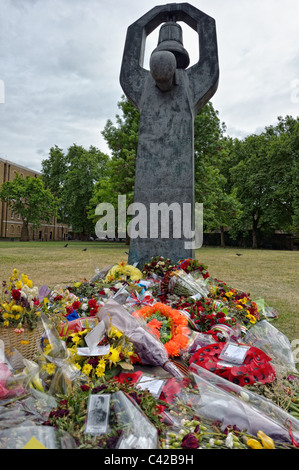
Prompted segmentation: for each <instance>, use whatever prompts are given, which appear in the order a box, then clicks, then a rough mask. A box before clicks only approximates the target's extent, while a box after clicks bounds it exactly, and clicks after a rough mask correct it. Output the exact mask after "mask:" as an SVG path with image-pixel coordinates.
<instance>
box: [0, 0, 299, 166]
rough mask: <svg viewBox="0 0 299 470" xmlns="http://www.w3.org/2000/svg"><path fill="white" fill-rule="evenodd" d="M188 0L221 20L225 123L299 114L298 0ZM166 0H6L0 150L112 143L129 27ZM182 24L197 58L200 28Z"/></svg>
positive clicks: (29, 161)
mask: <svg viewBox="0 0 299 470" xmlns="http://www.w3.org/2000/svg"><path fill="white" fill-rule="evenodd" d="M165 3H170V2H169V1H167V2H165ZM189 3H191V4H192V5H193V6H195V7H196V8H198V9H200V10H202V11H203V12H204V13H206V14H208V15H210V16H212V17H213V18H214V19H215V20H216V27H217V38H218V52H219V63H220V82H219V87H218V90H217V92H216V94H215V95H214V97H213V98H212V102H213V105H214V107H215V109H217V110H218V111H219V117H220V119H221V120H222V121H224V122H225V124H226V126H227V133H228V134H229V135H230V136H232V137H239V138H243V137H244V136H246V135H248V134H251V133H254V132H260V131H261V130H262V129H263V128H264V127H265V126H268V125H270V124H275V122H276V121H277V117H278V116H280V115H282V116H285V115H287V114H289V115H292V116H294V117H297V116H298V114H299V40H298V39H299V38H298V27H299V1H298V0H283V1H282V0H194V1H190V2H189ZM162 4H164V2H163V1H162V2H159V1H158V2H157V1H153V0H142V1H140V0H0V157H1V158H5V159H8V160H11V161H14V162H16V163H19V164H22V165H24V166H27V167H29V168H32V169H35V170H40V169H41V162H42V160H43V159H45V158H47V156H48V155H49V150H50V148H51V147H52V146H54V145H58V146H59V147H61V148H62V149H63V150H67V149H68V148H69V147H70V146H71V145H72V144H73V143H76V144H77V145H82V146H83V147H85V148H89V146H90V145H94V146H95V147H97V148H99V149H100V150H102V151H103V152H106V153H108V152H109V151H108V148H107V145H106V142H105V140H104V139H103V137H102V135H101V131H102V130H103V128H104V126H105V124H106V122H107V120H108V119H111V120H112V121H114V120H115V115H116V113H118V112H119V109H118V107H117V102H118V101H119V100H120V98H121V96H122V93H123V92H122V89H121V87H120V84H119V72H120V66H121V60H122V54H123V48H124V42H125V37H126V32H127V28H128V26H129V25H130V24H132V23H133V22H135V21H136V20H137V19H138V18H140V17H141V16H142V15H144V14H145V13H146V12H147V11H149V10H150V9H151V8H153V7H155V6H157V5H162ZM182 26H183V25H182ZM183 31H184V45H185V47H186V49H188V51H189V53H190V56H191V64H192V63H194V62H195V61H196V59H197V53H198V50H197V38H196V35H195V33H194V32H193V31H192V30H190V29H189V28H188V27H185V26H184V28H183ZM157 37H158V30H156V31H155V32H153V33H152V34H151V35H150V36H149V37H148V41H147V48H146V51H147V53H146V60H145V64H144V66H145V67H146V68H148V63H147V60H148V59H147V58H148V56H149V53H150V51H151V50H152V49H153V48H154V47H155V46H156V41H157ZM3 88H4V91H3ZM3 101H4V102H3Z"/></svg>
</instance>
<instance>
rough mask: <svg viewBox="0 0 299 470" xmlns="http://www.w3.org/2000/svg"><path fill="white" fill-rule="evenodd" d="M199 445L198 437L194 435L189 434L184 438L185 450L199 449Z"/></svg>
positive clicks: (183, 445)
mask: <svg viewBox="0 0 299 470" xmlns="http://www.w3.org/2000/svg"><path fill="white" fill-rule="evenodd" d="M198 445H199V444H198V440H197V437H196V436H194V434H192V433H189V434H186V436H184V437H183V440H182V447H184V448H185V449H197V448H198Z"/></svg>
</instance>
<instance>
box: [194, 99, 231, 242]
mask: <svg viewBox="0 0 299 470" xmlns="http://www.w3.org/2000/svg"><path fill="white" fill-rule="evenodd" d="M225 130H226V129H225V124H224V123H223V122H221V121H220V119H219V113H218V111H217V110H215V109H214V107H213V104H212V102H208V103H207V104H206V105H205V106H204V107H203V108H202V109H201V111H200V112H199V114H198V115H197V116H196V118H195V122H194V160H195V200H196V201H197V202H202V203H203V209H204V213H203V222H204V231H206V232H211V231H219V232H220V235H221V245H222V246H225V241H224V229H225V228H226V227H229V226H230V225H231V221H232V219H233V218H235V217H237V216H238V215H239V214H240V204H239V202H238V199H237V192H236V190H235V189H232V187H231V185H230V184H229V172H228V171H227V169H228V168H229V166H230V153H229V151H228V148H229V146H228V143H229V139H228V138H226V137H224V133H225Z"/></svg>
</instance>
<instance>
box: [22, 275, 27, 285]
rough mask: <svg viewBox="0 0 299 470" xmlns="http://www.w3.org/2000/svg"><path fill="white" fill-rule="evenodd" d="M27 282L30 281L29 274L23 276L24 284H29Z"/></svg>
mask: <svg viewBox="0 0 299 470" xmlns="http://www.w3.org/2000/svg"><path fill="white" fill-rule="evenodd" d="M27 281H28V276H27V274H24V273H23V274H22V282H23V284H27Z"/></svg>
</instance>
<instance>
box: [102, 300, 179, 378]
mask: <svg viewBox="0 0 299 470" xmlns="http://www.w3.org/2000/svg"><path fill="white" fill-rule="evenodd" d="M98 317H99V319H101V320H103V321H104V322H105V324H106V328H109V325H110V322H112V324H113V326H114V327H115V328H117V329H118V330H120V331H122V332H123V333H124V334H125V335H126V336H127V337H128V338H129V340H130V341H131V342H132V343H133V345H134V347H135V352H136V357H137V359H138V360H140V361H141V362H142V363H143V364H149V365H154V366H160V367H163V368H164V369H165V370H166V371H168V372H169V373H170V374H171V375H174V376H178V377H182V373H181V371H180V370H179V369H178V368H177V367H176V366H175V364H173V363H172V362H171V361H170V358H169V355H168V352H167V350H166V348H165V347H164V345H163V344H162V342H161V341H160V340H158V338H157V337H156V336H155V335H153V334H152V333H150V332H149V331H148V329H146V328H145V326H143V324H142V323H141V321H140V320H139V319H138V318H136V317H134V316H133V315H130V314H129V312H128V311H127V310H126V309H125V308H124V307H123V306H122V305H120V304H118V303H117V302H115V301H114V300H109V301H108V302H107V303H106V304H105V305H104V306H103V307H102V308H101V310H100V311H99V313H98Z"/></svg>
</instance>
